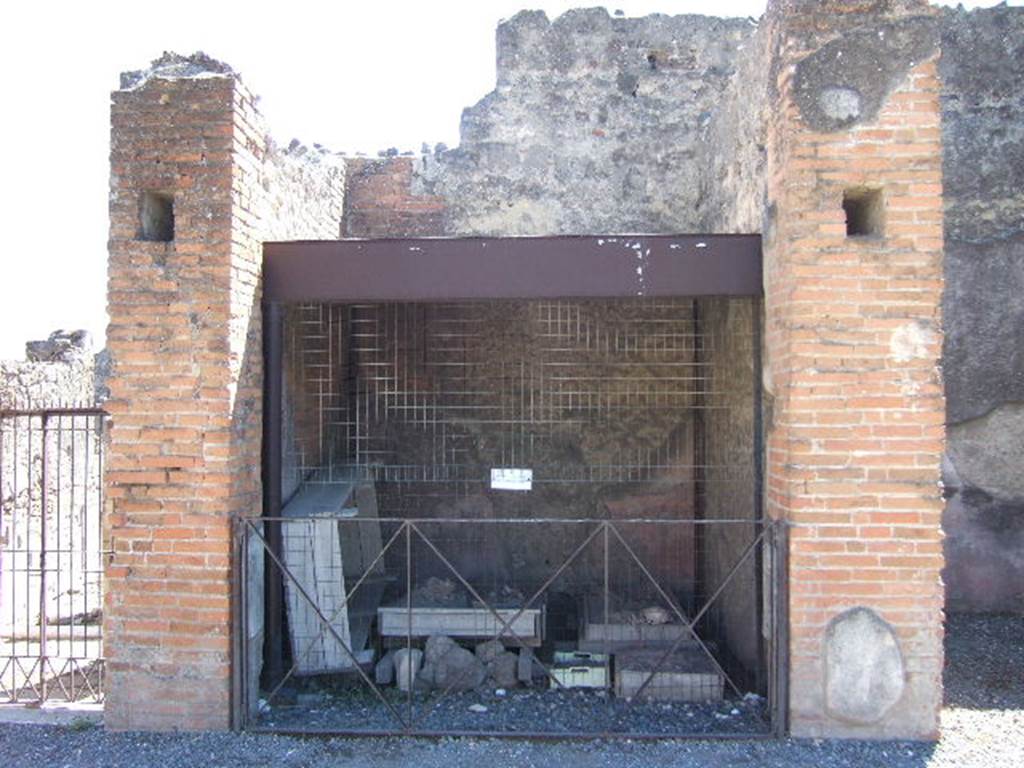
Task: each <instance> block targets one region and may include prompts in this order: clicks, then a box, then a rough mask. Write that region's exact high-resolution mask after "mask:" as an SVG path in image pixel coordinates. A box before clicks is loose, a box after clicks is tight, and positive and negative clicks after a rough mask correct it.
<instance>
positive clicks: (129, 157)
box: [104, 54, 266, 730]
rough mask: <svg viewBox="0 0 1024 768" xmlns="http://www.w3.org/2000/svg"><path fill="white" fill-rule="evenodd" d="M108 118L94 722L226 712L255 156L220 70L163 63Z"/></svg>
mask: <svg viewBox="0 0 1024 768" xmlns="http://www.w3.org/2000/svg"><path fill="white" fill-rule="evenodd" d="M121 86H122V87H121V89H120V90H118V91H115V92H114V93H113V103H112V107H111V154H110V163H111V177H110V241H109V250H110V261H109V278H108V279H109V283H108V311H109V315H110V325H109V329H108V348H109V350H110V354H111V358H112V362H113V372H112V375H111V378H110V393H111V395H110V400H109V401H108V403H107V407H108V408H109V410H110V413H111V416H112V428H111V432H110V449H109V459H108V462H107V466H106V486H107V498H108V502H107V510H106V528H107V534H108V536H109V543H110V547H111V549H112V555H111V558H110V560H109V563H108V565H107V568H106V604H105V609H104V638H105V646H106V655H107V659H108V660H107V685H106V690H107V699H106V722H107V725H108V726H109V727H112V728H117V729H171V728H174V729H185V730H191V729H220V728H226V727H228V725H229V717H230V712H231V698H230V697H231V685H230V681H231V667H230V665H231V648H230V646H231V616H232V613H231V611H232V603H231V595H232V589H231V578H230V573H231V547H232V544H231V539H232V532H231V516H232V515H233V514H235V513H238V512H242V511H245V512H250V513H253V512H254V513H257V514H258V513H259V509H260V498H261V493H260V474H259V473H260V458H259V457H260V419H261V387H262V369H261V356H260V349H261V338H260V317H261V316H260V312H259V271H260V263H261V242H260V239H259V237H258V228H259V224H260V221H259V208H258V206H257V205H256V204H255V203H254V201H255V200H256V199H257V198H258V194H257V192H258V190H259V184H258V182H259V176H260V168H261V161H262V158H263V154H264V153H265V151H266V140H265V134H264V133H263V131H262V129H261V128H260V124H259V118H258V116H257V113H256V110H255V107H254V103H253V99H252V97H251V95H250V94H249V92H248V91H247V90H246V89H245V87H244V86H243V85H242V83H241V82H240V80H239V79H238V77H237V76H236V75H235V74H234V73H233V72H231V70H230V69H229V68H228V67H227V66H225V65H223V64H220V63H219V62H216V61H213V60H212V59H209V58H207V57H204V56H202V55H201V54H200V55H196V56H193V57H188V58H184V57H180V56H176V55H174V54H165V56H164V58H162V59H160V60H159V61H156V62H154V64H153V67H152V69H150V70H148V71H146V72H136V73H129V74H126V75H123V76H122V82H121Z"/></svg>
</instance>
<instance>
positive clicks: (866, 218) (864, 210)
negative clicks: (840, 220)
mask: <svg viewBox="0 0 1024 768" xmlns="http://www.w3.org/2000/svg"><path fill="white" fill-rule="evenodd" d="M882 211H883V207H882V190H880V189H870V188H868V187H854V188H852V189H847V190H845V191H844V192H843V212H844V213H845V214H846V236H847V237H881V236H882V232H883V229H884V226H883V221H882V219H883V216H882Z"/></svg>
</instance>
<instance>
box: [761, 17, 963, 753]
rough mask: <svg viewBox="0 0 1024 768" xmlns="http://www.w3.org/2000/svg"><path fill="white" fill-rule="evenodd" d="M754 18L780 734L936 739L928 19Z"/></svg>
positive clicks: (936, 419)
mask: <svg viewBox="0 0 1024 768" xmlns="http://www.w3.org/2000/svg"><path fill="white" fill-rule="evenodd" d="M879 7H885V8H895V9H897V10H891V11H889V12H887V13H880V12H877V11H876V10H873V9H877V8H879ZM767 21H768V23H771V24H773V25H775V29H774V34H775V35H776V38H775V40H776V46H775V48H774V50H775V51H776V54H775V55H776V57H777V58H776V61H775V64H776V65H777V66H776V67H775V70H774V73H773V88H774V104H773V108H772V110H771V111H770V117H769V131H768V134H769V142H768V209H767V210H768V212H769V221H770V226H769V228H768V231H766V233H765V281H766V340H765V346H766V379H765V381H766V394H767V398H766V402H767V403H768V405H769V413H770V415H771V416H770V421H769V425H768V430H769V431H768V438H767V440H768V450H767V471H766V476H767V508H768V510H769V513H770V514H772V515H773V516H775V517H779V518H784V519H787V520H789V521H791V522H792V524H793V527H792V532H791V548H790V552H791V560H790V566H789V578H790V595H791V597H790V604H789V612H790V654H791V657H790V664H791V667H790V701H789V704H790V716H791V729H792V732H793V733H794V734H795V735H800V736H825V735H827V736H861V737H924V738H929V737H934V736H935V735H936V734H937V729H938V711H939V706H940V703H941V699H942V683H941V674H942V600H943V596H942V595H943V593H942V584H941V580H940V569H941V568H942V563H943V559H942V543H941V529H940V516H941V512H942V503H941V498H940V488H939V468H940V457H941V454H942V446H943V435H944V430H943V421H944V416H943V414H944V402H943V392H942V383H941V380H940V375H939V371H938V367H937V366H938V361H939V356H940V350H941V325H940V296H941V292H942V274H943V270H942V255H943V252H942V249H943V240H942V179H941V147H940V131H939V83H938V81H937V79H936V59H937V56H938V51H937V30H936V25H935V19H934V17H933V16H932V12H931V11H930V10H929V9H928V8H927V6H926V4H924V3H917V2H914V1H913V0H906V1H905V2H898V3H896V2H894V3H888V4H878V3H873V4H872V3H848V2H846V3H842V2H834V1H833V0H825V2H821V0H817V1H816V2H801V1H799V0H785V2H779V3H776V4H775V7H774V8H773V9H772V10H770V12H769V18H768V20H767ZM844 200H845V210H844Z"/></svg>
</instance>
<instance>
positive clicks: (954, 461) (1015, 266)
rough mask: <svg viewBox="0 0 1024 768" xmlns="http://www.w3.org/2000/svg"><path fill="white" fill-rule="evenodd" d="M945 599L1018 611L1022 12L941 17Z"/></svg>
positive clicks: (1023, 359)
mask: <svg viewBox="0 0 1024 768" xmlns="http://www.w3.org/2000/svg"><path fill="white" fill-rule="evenodd" d="M940 71H941V74H942V81H943V99H942V122H943V131H942V138H943V173H944V178H945V221H946V224H945V238H946V294H945V298H944V301H943V324H944V327H945V329H946V337H945V346H944V348H943V377H944V380H945V386H946V416H947V433H946V441H947V442H946V464H945V469H946V471H945V473H944V478H943V479H944V483H945V486H946V492H947V494H948V496H949V499H948V501H947V505H946V512H945V515H944V517H943V527H944V528H945V531H946V570H945V574H944V576H945V582H946V599H947V604H948V606H949V608H950V609H952V610H976V611H1017V612H1021V611H1024V479H1022V478H1024V473H1022V472H1021V467H1022V466H1024V8H1007V7H997V8H991V9H985V10H976V11H973V12H971V13H966V12H964V11H963V10H962V9H961V10H949V11H947V12H946V13H945V14H944V16H943V29H942V60H941V67H940Z"/></svg>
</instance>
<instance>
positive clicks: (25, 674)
mask: <svg viewBox="0 0 1024 768" xmlns="http://www.w3.org/2000/svg"><path fill="white" fill-rule="evenodd" d="M106 418H107V412H106V411H105V410H104V409H102V408H96V407H77V406H56V407H41V408H31V407H29V408H0V425H3V423H4V422H6V421H7V420H11V421H13V425H12V426H11V427H10V428H8V427H7V426H6V425H3V428H2V429H0V437H3V436H7V435H10V436H11V439H12V440H13V444H14V450H12V451H11V452H9V453H8V452H7V451H5V450H4V443H3V441H2V440H0V483H2V482H3V478H4V476H5V474H6V473H7V472H8V471H10V472H11V475H12V476H13V479H12V481H11V482H13V483H14V486H13V489H14V493H15V495H17V492H18V488H19V486H18V468H19V466H20V465H22V464H24V465H25V466H26V467H27V469H26V472H27V475H26V478H25V480H26V483H27V485H26V487H25V488H24V489H23V490H24V491H25V493H26V494H27V504H28V507H27V509H26V511H27V512H29V513H31V511H32V510H38V512H39V531H38V534H37V535H36V536H35V538H34V539H33V540H32V541H31V542H29V544H27V545H26V546H29V547H31V545H32V543H35V544H37V545H38V547H39V552H38V567H35V568H33V567H32V566H31V564H28V565H27V566H26V567H25V568H24V569H21V570H19V572H24V573H25V574H26V575H29V574H32V573H37V574H38V578H39V585H38V591H37V595H36V598H35V599H36V603H37V605H36V608H37V611H38V638H37V640H38V646H39V647H38V651H37V652H36V653H35V654H32V655H31V656H30V655H26V654H20V653H18V652H17V643H19V642H29V640H30V638H29V635H27V634H26V635H25V639H21V640H12V643H14V646H13V647H12V649H11V653H9V654H5V655H2V656H0V698H2V699H6V700H7V701H9V702H11V703H18V702H29V703H32V704H33V705H36V704H43V703H45V702H47V701H48V700H51V699H58V698H59V699H60V700H62V701H81V700H91V701H95V702H102V701H103V699H104V677H105V675H104V669H103V665H104V663H105V657H104V655H103V648H102V627H100V628H99V631H97V632H95V634H94V633H92V632H91V631H90V630H89V627H91V626H95V625H92V624H85V623H81V624H79V623H76V622H75V618H76V615H75V614H74V613H73V611H74V608H75V606H74V604H73V603H72V602H70V600H71V598H70V597H68V602H67V603H66V606H67V608H68V610H69V611H71V614H69V618H70V623H67V624H64V623H62V622H60V623H58V624H56V625H54V626H53V627H51V621H50V619H51V615H50V605H49V599H48V592H49V588H50V585H51V580H52V579H56V582H55V583H56V587H57V590H58V593H59V595H60V594H63V593H68V594H70V591H69V590H71V589H74V588H76V587H81V591H82V592H84V593H85V594H86V598H85V601H84V603H83V604H82V607H83V609H84V611H83V613H84V614H89V613H91V611H90V608H92V607H93V603H92V602H91V601H90V600H89V598H88V594H89V584H90V580H89V577H90V575H92V574H94V573H96V571H93V570H92V569H91V568H90V563H91V561H92V559H93V558H95V559H97V560H98V561H100V563H102V559H103V558H104V557H105V556H106V555H108V554H110V553H109V551H108V550H107V549H105V546H106V537H105V535H104V529H105V520H104V516H103V496H104V493H103V491H104V487H103V462H104V452H105V449H106ZM19 420H24V422H25V423H24V424H22V425H19ZM79 432H83V433H84V434H85V437H84V442H80V441H79V440H78V433H79ZM19 433H24V434H25V435H26V437H25V446H24V448H23V449H22V448H19V443H20V438H19ZM79 449H81V451H82V452H83V453H82V455H81V457H80V456H79V453H80V451H79ZM93 454H95V458H96V464H95V465H93V464H91V461H92V459H93ZM34 458H35V461H34V460H33V459H34ZM79 460H81V461H82V466H79V463H78V462H79ZM33 465H37V468H35V469H33ZM79 479H81V482H84V483H87V484H91V483H92V482H95V486H94V487H93V486H87V487H85V488H84V489H83V490H82V494H81V496H80V497H79V496H77V495H76V488H77V482H78V481H79ZM68 482H70V484H71V485H70V487H69V488H67V489H65V485H66V484H67V483H68ZM35 487H38V493H36V492H35V491H34V490H33V489H34V488H35ZM76 502H79V503H80V508H81V512H80V519H81V521H82V523H81V524H82V526H83V530H82V532H81V535H80V536H79V537H78V538H77V539H76V538H75V537H74V534H75V530H74V529H72V530H70V531H64V530H63V525H62V522H61V519H62V517H61V516H62V515H63V514H64V507H65V504H66V505H67V506H68V507H69V509H70V510H71V511H73V510H75V509H76V508H77V507H78V505H76ZM90 512H91V513H92V514H93V515H95V517H96V525H97V530H96V531H92V530H89V516H90ZM19 519H20V517H19V516H18V515H12V516H11V517H10V519H9V522H8V524H9V525H16V524H17V523H18V522H19ZM24 522H25V523H26V524H27V520H25V521H24ZM51 526H55V530H54V531H53V533H54V534H55V537H56V538H55V540H53V541H51V540H50V539H51V537H50V533H51V532H50V530H49V529H50V527H51ZM5 533H9V531H5ZM29 552H30V550H26V551H25V553H24V554H26V555H28V554H29ZM76 555H78V562H77V565H78V576H79V578H80V579H81V584H79V583H78V582H77V581H71V579H72V578H73V577H72V576H70V575H66V574H65V572H64V564H65V561H66V562H67V565H68V566H69V567H70V568H71V569H72V572H74V571H75V565H76V562H75V560H76ZM12 565H13V564H12ZM98 576H99V581H98V589H99V594H98V595H97V598H96V599H97V603H98V604H97V605H96V606H95V608H102V605H103V597H102V596H103V591H104V588H105V585H104V582H103V573H102V568H101V569H100V571H99V572H98ZM65 579H66V580H65ZM65 587H67V589H65ZM29 591H30V590H29V585H28V584H27V583H26V584H25V598H26V599H28V598H29ZM59 595H58V598H57V600H58V606H57V607H58V610H59V609H60V607H61V598H60V596H59ZM14 597H15V596H14V595H12V596H11V599H10V609H11V611H12V613H11V616H12V617H13V616H14V615H15V612H16V611H17V610H18V607H17V604H16V603H17V601H16V600H15V599H14ZM25 607H26V608H27V604H26V606H25ZM5 608H6V606H5ZM95 608H93V610H94V609H95ZM26 616H27V614H26ZM58 618H59V616H58ZM79 627H80V628H81V632H80V633H76V631H75V630H76V628H79ZM16 629H17V628H16V627H14V626H13V624H12V631H16ZM24 629H26V630H27V629H28V627H27V626H26V627H25V628H24ZM51 630H52V631H53V634H54V638H51ZM65 635H66V636H65ZM51 639H53V640H54V643H56V645H55V647H53V648H51V645H52V644H51ZM90 640H92V641H96V643H97V653H96V654H92V653H90V649H89V647H88V645H85V646H82V645H80V644H82V643H87V642H88V641H90ZM65 646H66V650H65ZM8 674H10V675H11V677H12V685H11V686H8V685H7V684H6V683H5V682H4V679H5V677H6V676H7V675H8ZM19 680H20V681H21V682H20V683H19V682H18V681H19ZM26 694H28V695H26Z"/></svg>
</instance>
